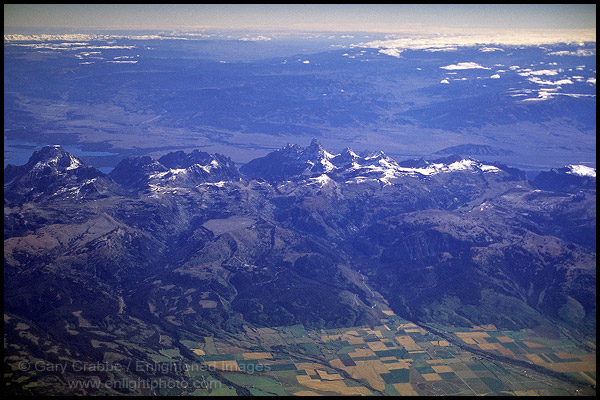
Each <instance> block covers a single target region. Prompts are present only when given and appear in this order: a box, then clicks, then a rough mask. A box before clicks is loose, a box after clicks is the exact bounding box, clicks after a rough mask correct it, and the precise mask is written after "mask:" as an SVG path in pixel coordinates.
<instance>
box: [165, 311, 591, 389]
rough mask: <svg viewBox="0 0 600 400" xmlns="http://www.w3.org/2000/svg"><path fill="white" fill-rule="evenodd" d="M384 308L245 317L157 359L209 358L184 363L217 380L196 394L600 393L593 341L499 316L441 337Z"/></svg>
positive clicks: (194, 373)
mask: <svg viewBox="0 0 600 400" xmlns="http://www.w3.org/2000/svg"><path fill="white" fill-rule="evenodd" d="M384 313H385V314H386V316H387V318H386V319H384V320H383V321H382V322H383V323H382V325H380V326H375V327H371V328H369V327H348V328H343V329H330V330H307V329H305V328H304V327H303V326H302V325H296V326H286V327H278V328H252V327H248V326H246V327H245V332H244V333H240V334H237V335H231V336H229V337H219V338H216V337H203V338H197V340H181V344H182V345H183V346H185V348H186V349H188V350H189V351H190V353H189V354H191V355H192V357H193V358H194V360H193V362H191V361H190V360H189V357H185V356H183V355H182V354H181V353H180V352H179V351H176V350H177V348H176V347H175V346H174V347H173V348H171V349H164V350H163V351H161V352H160V353H161V354H160V355H154V356H153V359H154V360H155V361H157V360H159V361H160V362H169V361H171V362H186V363H190V365H200V366H202V367H203V368H196V369H194V368H189V369H188V371H186V375H187V377H188V378H192V379H203V380H204V381H205V382H207V383H210V384H207V385H204V386H203V387H202V388H199V389H195V390H194V391H191V392H190V393H189V394H193V395H236V394H239V393H240V390H239V389H240V388H246V389H245V390H249V393H247V394H253V395H296V396H302V395H361V396H366V395H403V396H405V395H412V396H417V395H493V394H496V395H499V394H512V395H575V394H590V393H593V390H594V389H592V385H594V386H595V383H596V354H595V343H591V342H587V343H585V344H581V343H575V342H574V341H573V340H570V339H568V338H557V339H548V338H546V337H543V336H540V335H539V334H536V333H535V332H533V331H530V330H522V331H502V330H498V329H496V327H495V326H493V325H485V326H474V327H472V328H470V329H462V330H456V329H454V330H453V331H448V330H444V332H446V333H447V335H444V337H442V336H440V335H438V334H434V333H432V332H431V330H430V329H427V328H424V327H422V326H418V325H416V324H414V323H412V322H409V321H406V320H403V319H402V318H400V317H398V316H396V315H394V313H393V312H392V311H390V310H386V311H384ZM436 328H437V329H436V330H437V331H439V329H441V328H442V327H439V326H437V327H436ZM432 329H433V328H432ZM444 329H445V328H444ZM582 348H585V349H587V350H582ZM470 349H472V351H470ZM157 357H158V358H157ZM496 357H504V358H502V360H498V359H497V358H496ZM508 359H512V360H515V363H516V364H513V363H510V362H506V360H508ZM523 363H527V364H523ZM523 365H531V366H532V367H534V366H538V367H542V368H544V369H547V370H549V371H553V372H554V373H555V374H545V373H543V371H544V369H541V368H524V367H523ZM540 371H541V372H540ZM556 373H558V375H556ZM557 376H558V377H559V378H560V377H565V379H557ZM236 389H238V390H237V391H236Z"/></svg>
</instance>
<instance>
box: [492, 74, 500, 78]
mask: <svg viewBox="0 0 600 400" xmlns="http://www.w3.org/2000/svg"><path fill="white" fill-rule="evenodd" d="M490 78H491V79H500V75H498V74H494V75H492V76H490Z"/></svg>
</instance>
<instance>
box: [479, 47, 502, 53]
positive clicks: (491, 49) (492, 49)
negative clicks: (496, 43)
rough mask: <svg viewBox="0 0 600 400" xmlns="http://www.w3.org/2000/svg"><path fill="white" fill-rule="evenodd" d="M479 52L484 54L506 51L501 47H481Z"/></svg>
mask: <svg viewBox="0 0 600 400" xmlns="http://www.w3.org/2000/svg"><path fill="white" fill-rule="evenodd" d="M479 51H481V52H483V53H489V52H491V51H504V49H501V48H499V47H481V48H480V49H479Z"/></svg>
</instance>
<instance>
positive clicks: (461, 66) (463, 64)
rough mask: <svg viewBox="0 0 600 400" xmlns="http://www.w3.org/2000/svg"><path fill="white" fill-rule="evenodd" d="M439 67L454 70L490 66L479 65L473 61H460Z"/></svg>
mask: <svg viewBox="0 0 600 400" xmlns="http://www.w3.org/2000/svg"><path fill="white" fill-rule="evenodd" d="M440 68H442V69H447V70H455V69H490V68H487V67H484V66H482V65H479V64H477V63H474V62H460V63H458V64H451V65H446V66H444V67H440Z"/></svg>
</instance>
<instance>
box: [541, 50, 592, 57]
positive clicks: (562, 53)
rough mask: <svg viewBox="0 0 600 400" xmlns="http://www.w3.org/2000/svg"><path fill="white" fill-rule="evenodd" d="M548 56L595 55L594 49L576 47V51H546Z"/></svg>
mask: <svg viewBox="0 0 600 400" xmlns="http://www.w3.org/2000/svg"><path fill="white" fill-rule="evenodd" d="M548 55H549V56H577V57H588V56H595V55H596V49H577V50H576V51H568V50H562V51H553V52H550V53H548Z"/></svg>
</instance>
